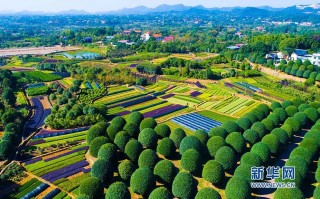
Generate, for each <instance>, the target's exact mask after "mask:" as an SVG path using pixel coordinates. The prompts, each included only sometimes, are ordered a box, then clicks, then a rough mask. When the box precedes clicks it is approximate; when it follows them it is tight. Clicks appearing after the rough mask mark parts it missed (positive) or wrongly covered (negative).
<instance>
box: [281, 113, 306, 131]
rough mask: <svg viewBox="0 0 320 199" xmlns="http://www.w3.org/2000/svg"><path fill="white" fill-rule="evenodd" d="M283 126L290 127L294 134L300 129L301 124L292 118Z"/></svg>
mask: <svg viewBox="0 0 320 199" xmlns="http://www.w3.org/2000/svg"><path fill="white" fill-rule="evenodd" d="M284 124H288V125H289V126H291V127H292V130H293V132H294V133H297V132H298V131H300V129H301V127H302V124H301V123H300V122H299V121H298V120H297V119H296V118H294V117H289V118H288V119H287V120H286V121H285V123H284Z"/></svg>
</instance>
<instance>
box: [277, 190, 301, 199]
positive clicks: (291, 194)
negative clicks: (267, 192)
mask: <svg viewBox="0 0 320 199" xmlns="http://www.w3.org/2000/svg"><path fill="white" fill-rule="evenodd" d="M288 198H295V199H304V198H305V197H304V195H303V193H302V191H301V190H300V189H299V188H291V189H281V188H278V189H277V190H276V191H275V192H274V199H288Z"/></svg>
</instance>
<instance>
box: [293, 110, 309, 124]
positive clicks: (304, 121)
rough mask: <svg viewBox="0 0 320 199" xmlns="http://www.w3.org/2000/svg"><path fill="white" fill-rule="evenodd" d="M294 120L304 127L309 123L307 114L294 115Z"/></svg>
mask: <svg viewBox="0 0 320 199" xmlns="http://www.w3.org/2000/svg"><path fill="white" fill-rule="evenodd" d="M293 118H295V119H296V120H298V121H299V122H300V124H301V125H302V126H304V125H306V124H307V122H308V117H307V114H305V113H304V112H298V113H296V114H294V116H293Z"/></svg>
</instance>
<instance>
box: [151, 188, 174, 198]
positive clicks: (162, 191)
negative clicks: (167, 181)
mask: <svg viewBox="0 0 320 199" xmlns="http://www.w3.org/2000/svg"><path fill="white" fill-rule="evenodd" d="M172 198H173V196H172V194H171V192H170V191H169V190H168V189H167V188H165V187H158V188H156V189H155V190H153V191H152V192H151V194H150V195H149V199H172Z"/></svg>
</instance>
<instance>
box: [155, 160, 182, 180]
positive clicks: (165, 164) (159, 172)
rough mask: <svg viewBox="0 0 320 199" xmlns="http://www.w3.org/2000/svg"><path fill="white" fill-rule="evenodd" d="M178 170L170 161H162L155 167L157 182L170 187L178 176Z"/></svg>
mask: <svg viewBox="0 0 320 199" xmlns="http://www.w3.org/2000/svg"><path fill="white" fill-rule="evenodd" d="M177 172H178V169H177V168H176V167H175V166H174V164H173V163H172V162H171V161H169V160H161V161H159V162H158V163H157V164H156V166H155V167H154V175H155V176H156V178H157V181H159V182H161V183H164V184H166V185H169V184H171V183H172V182H173V179H174V178H175V176H176V175H177Z"/></svg>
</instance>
